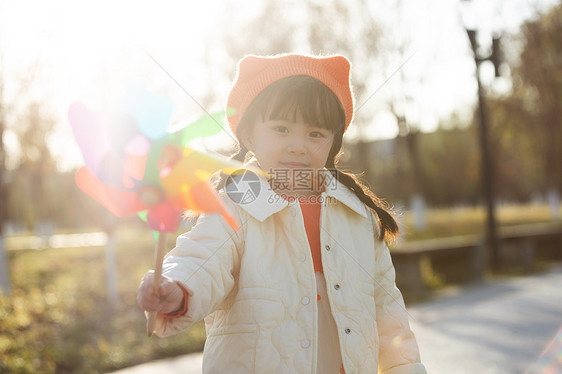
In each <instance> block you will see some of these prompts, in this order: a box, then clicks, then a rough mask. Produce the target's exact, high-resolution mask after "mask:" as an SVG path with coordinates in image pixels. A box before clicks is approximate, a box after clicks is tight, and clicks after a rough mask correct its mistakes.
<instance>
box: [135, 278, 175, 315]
mask: <svg viewBox="0 0 562 374" xmlns="http://www.w3.org/2000/svg"><path fill="white" fill-rule="evenodd" d="M153 278H154V271H153V270H151V271H149V272H148V273H146V275H145V276H144V277H143V278H142V280H141V282H140V285H139V289H138V291H137V303H138V304H139V306H140V307H141V309H142V310H146V311H147V312H157V313H162V314H166V313H173V312H175V311H178V310H179V309H180V308H182V306H183V302H184V300H183V292H182V290H181V288H180V286H178V285H177V284H176V282H174V281H173V280H172V279H170V278H168V277H166V276H162V282H161V283H160V292H159V294H157V293H156V292H155V290H154V287H153V286H152V282H153V280H152V279H153Z"/></svg>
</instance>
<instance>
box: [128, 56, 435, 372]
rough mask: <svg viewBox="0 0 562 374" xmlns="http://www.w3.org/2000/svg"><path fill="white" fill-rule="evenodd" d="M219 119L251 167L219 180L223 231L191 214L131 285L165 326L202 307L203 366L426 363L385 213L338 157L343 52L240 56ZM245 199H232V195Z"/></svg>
mask: <svg viewBox="0 0 562 374" xmlns="http://www.w3.org/2000/svg"><path fill="white" fill-rule="evenodd" d="M227 107H228V108H232V109H234V110H235V113H234V114H233V115H231V116H229V117H228V121H229V124H230V126H231V129H232V132H233V133H234V134H235V135H236V137H237V139H238V141H239V146H240V152H239V153H238V157H240V158H242V157H244V158H245V159H246V163H247V165H249V166H254V167H258V168H261V169H263V170H264V171H267V172H268V173H269V175H270V176H271V178H270V179H266V178H265V177H263V176H261V175H259V176H258V175H257V174H251V175H250V176H252V177H253V178H248V176H249V172H247V173H245V174H240V175H238V176H234V177H229V178H228V179H227V180H226V181H224V180H223V181H222V186H223V187H219V188H220V191H219V195H220V196H221V198H222V199H223V201H224V202H225V204H227V205H228V207H229V208H230V210H231V213H232V214H233V215H234V216H235V217H236V219H237V222H238V223H239V226H240V228H239V229H238V230H237V231H234V230H233V229H232V228H230V226H229V225H228V224H227V223H226V222H225V221H224V220H223V218H222V216H220V215H216V214H203V215H202V216H201V217H199V219H198V222H197V224H196V225H195V226H194V227H193V229H192V230H191V231H189V232H188V233H185V234H183V235H181V236H180V237H179V238H178V240H177V245H176V247H175V248H174V249H173V250H172V251H171V252H170V253H169V254H168V255H167V257H166V259H165V261H164V267H163V274H164V277H163V281H162V285H161V288H160V290H159V293H158V294H157V293H156V292H155V290H154V289H153V288H152V272H149V273H147V275H145V277H144V278H143V280H142V281H141V285H140V287H139V292H138V302H139V305H140V306H141V308H142V309H144V310H146V311H156V312H158V313H159V314H158V318H157V330H156V333H157V334H158V335H160V336H169V335H172V334H175V333H178V332H180V331H182V330H184V329H186V328H188V327H190V326H191V325H193V324H194V323H196V322H198V321H200V320H202V319H204V320H205V326H206V331H207V340H206V342H205V349H204V357H203V372H204V373H260V374H261V373H321V374H325V373H377V372H379V373H389V374H390V373H392V374H396V373H425V368H424V366H423V365H422V364H421V363H420V357H419V352H418V347H417V344H416V341H415V338H414V335H413V334H412V332H411V331H410V328H409V324H408V318H407V317H408V315H407V312H406V309H405V307H404V302H403V299H402V296H401V294H400V291H399V290H398V289H397V288H396V286H395V281H394V276H395V273H394V268H393V265H392V262H391V258H390V254H389V251H388V248H387V246H386V245H385V240H390V239H392V238H393V237H395V236H396V234H397V233H398V226H397V224H396V222H395V221H394V219H393V218H392V216H391V215H390V214H389V213H388V212H387V211H386V210H385V209H384V208H383V207H382V205H383V204H382V201H381V200H379V199H378V198H377V197H375V196H374V195H373V194H372V192H370V191H369V190H368V189H367V188H366V187H364V186H363V185H362V184H360V183H359V182H358V181H357V180H356V179H355V178H354V176H352V175H350V174H346V173H344V172H343V171H341V170H339V169H338V168H337V165H336V164H337V158H338V155H339V153H340V150H341V146H342V137H343V134H344V132H345V131H346V130H347V128H348V126H349V125H350V123H351V120H352V117H353V96H352V90H351V86H350V63H349V61H348V60H347V59H346V58H345V57H343V56H333V57H314V56H305V55H296V54H287V55H278V56H271V57H257V56H247V57H245V58H243V59H242V60H241V61H240V63H239V66H238V76H237V78H236V81H235V83H234V85H233V87H232V89H231V91H230V95H229V98H228V104H227ZM242 197H243V198H242Z"/></svg>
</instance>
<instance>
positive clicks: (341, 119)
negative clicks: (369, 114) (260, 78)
mask: <svg viewBox="0 0 562 374" xmlns="http://www.w3.org/2000/svg"><path fill="white" fill-rule="evenodd" d="M297 113H300V114H301V115H302V117H303V120H304V122H305V123H307V124H308V125H310V126H314V127H320V128H324V129H328V130H330V131H332V132H333V133H334V134H336V133H338V132H340V131H341V132H343V129H344V128H345V112H344V110H343V108H342V105H341V103H340V101H339V100H338V98H337V97H336V95H335V94H334V93H333V92H332V90H330V89H329V88H328V87H327V86H326V85H324V84H323V83H322V82H320V81H319V80H317V79H315V78H312V77H309V76H305V75H298V76H292V77H288V78H284V79H281V80H279V81H277V82H274V83H272V84H271V85H269V86H268V87H266V88H265V89H264V90H263V91H262V92H261V93H260V94H259V95H258V96H257V97H256V98H255V99H254V101H252V103H251V104H250V106H249V107H248V109H247V110H246V113H245V114H244V116H243V117H242V119H241V121H240V125H241V126H239V128H240V127H242V128H244V127H246V126H248V125H250V126H251V125H252V124H253V123H254V122H255V120H256V119H258V118H261V119H262V120H285V121H296V119H297Z"/></svg>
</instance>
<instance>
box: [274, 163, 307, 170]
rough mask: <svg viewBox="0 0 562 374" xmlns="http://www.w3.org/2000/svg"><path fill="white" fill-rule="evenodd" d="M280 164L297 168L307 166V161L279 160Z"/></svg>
mask: <svg viewBox="0 0 562 374" xmlns="http://www.w3.org/2000/svg"><path fill="white" fill-rule="evenodd" d="M279 164H281V166H283V167H286V168H289V169H297V168H306V167H308V164H307V163H304V162H280V163H279Z"/></svg>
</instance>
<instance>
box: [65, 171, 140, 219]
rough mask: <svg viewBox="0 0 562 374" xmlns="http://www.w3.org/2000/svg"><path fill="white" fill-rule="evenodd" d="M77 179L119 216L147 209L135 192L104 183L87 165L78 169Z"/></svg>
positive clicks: (81, 186)
mask: <svg viewBox="0 0 562 374" xmlns="http://www.w3.org/2000/svg"><path fill="white" fill-rule="evenodd" d="M75 179H76V184H77V185H78V187H79V188H80V189H81V190H82V191H84V192H85V193H86V194H88V195H89V196H90V197H92V198H93V199H94V200H96V201H97V202H98V203H100V204H101V205H102V206H103V207H105V208H106V209H107V210H109V211H110V212H111V213H113V214H115V215H116V216H118V217H126V216H130V215H133V214H136V213H137V212H139V211H142V210H146V209H147V207H146V206H145V205H144V204H143V203H142V202H141V201H140V199H139V197H138V195H137V194H136V193H135V192H133V191H127V190H122V189H119V188H115V187H111V186H108V185H106V184H104V183H102V182H101V181H100V180H99V179H98V178H96V176H95V175H94V174H93V173H92V172H91V171H90V170H89V169H88V168H86V167H82V168H80V169H78V171H77V172H76V176H75Z"/></svg>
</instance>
